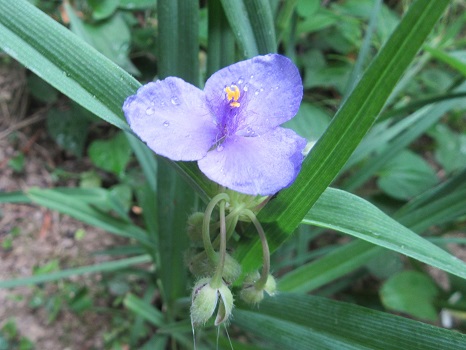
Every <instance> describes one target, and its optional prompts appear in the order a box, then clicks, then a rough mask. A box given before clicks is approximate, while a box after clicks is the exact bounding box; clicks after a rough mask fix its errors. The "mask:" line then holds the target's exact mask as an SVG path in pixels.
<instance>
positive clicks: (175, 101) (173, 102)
mask: <svg viewBox="0 0 466 350" xmlns="http://www.w3.org/2000/svg"><path fill="white" fill-rule="evenodd" d="M170 101H171V103H172V105H175V106H177V105H179V104H180V99H179V98H178V97H176V96H173V97H172V99H171V100H170Z"/></svg>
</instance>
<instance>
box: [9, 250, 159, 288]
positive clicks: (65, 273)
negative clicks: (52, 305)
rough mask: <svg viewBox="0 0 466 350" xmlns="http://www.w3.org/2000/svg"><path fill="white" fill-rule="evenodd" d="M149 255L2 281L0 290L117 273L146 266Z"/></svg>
mask: <svg viewBox="0 0 466 350" xmlns="http://www.w3.org/2000/svg"><path fill="white" fill-rule="evenodd" d="M150 261H151V259H150V257H149V255H140V256H136V257H132V258H127V259H121V260H115V261H109V262H104V263H101V264H95V265H89V266H82V267H77V268H73V269H68V270H61V271H57V272H50V273H47V274H40V275H35V276H31V277H26V278H18V279H13V280H4V281H0V288H15V287H20V286H29V285H33V284H38V283H45V282H52V281H57V280H61V279H64V278H69V277H71V276H79V275H85V274H88V273H96V272H107V271H116V270H121V269H124V268H127V267H129V266H132V265H137V264H144V263H148V262H150Z"/></svg>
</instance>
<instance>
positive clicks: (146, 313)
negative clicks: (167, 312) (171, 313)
mask: <svg viewBox="0 0 466 350" xmlns="http://www.w3.org/2000/svg"><path fill="white" fill-rule="evenodd" d="M123 305H125V306H126V307H127V308H128V309H130V310H131V311H133V312H134V313H135V314H136V315H138V316H141V317H142V318H143V319H145V320H146V321H148V322H150V323H152V324H153V325H154V326H158V327H161V326H163V325H164V317H163V313H162V312H161V311H160V310H158V309H156V308H155V307H154V306H152V304H149V303H147V302H145V301H144V300H142V299H140V298H138V297H137V296H135V295H134V294H131V293H130V294H127V295H126V296H125V299H124V300H123Z"/></svg>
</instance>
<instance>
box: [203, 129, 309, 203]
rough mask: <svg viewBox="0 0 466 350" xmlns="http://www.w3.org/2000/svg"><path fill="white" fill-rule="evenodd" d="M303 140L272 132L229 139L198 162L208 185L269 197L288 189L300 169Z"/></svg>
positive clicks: (283, 131) (284, 132) (282, 131)
mask: <svg viewBox="0 0 466 350" xmlns="http://www.w3.org/2000/svg"><path fill="white" fill-rule="evenodd" d="M305 146H306V140H305V139H303V138H302V137H300V136H299V135H297V134H296V133H295V132H294V131H293V130H290V129H285V128H280V127H278V128H276V129H274V130H272V131H270V132H268V133H266V134H263V135H262V136H257V137H242V136H232V137H230V138H227V139H226V140H225V142H223V143H222V144H221V145H219V146H218V147H217V148H216V149H214V150H212V151H210V152H209V153H207V155H206V156H205V157H204V158H203V159H201V160H199V161H198V164H199V168H200V169H201V171H202V172H203V173H204V174H205V175H206V176H207V177H208V178H210V179H211V180H212V181H215V182H217V183H219V184H220V185H222V186H225V187H227V188H230V189H232V190H234V191H237V192H241V193H246V194H251V195H257V194H259V195H270V194H274V193H276V192H278V191H279V190H281V189H282V188H284V187H287V186H289V185H290V184H291V183H292V182H293V181H294V179H295V178H296V176H297V175H298V172H299V170H300V169H301V163H302V160H303V156H302V154H301V152H302V151H303V149H304V147H305Z"/></svg>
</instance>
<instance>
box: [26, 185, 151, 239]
mask: <svg viewBox="0 0 466 350" xmlns="http://www.w3.org/2000/svg"><path fill="white" fill-rule="evenodd" d="M102 192H106V191H104V190H102V191H98V192H95V191H93V193H91V192H89V189H71V191H70V189H62V190H60V189H39V188H31V189H29V190H28V191H27V195H28V196H29V198H30V199H31V200H32V202H34V203H36V204H39V205H42V206H44V207H47V208H49V209H52V210H56V211H58V212H60V213H63V214H67V215H70V216H71V217H73V218H75V219H78V220H80V221H83V222H85V223H87V224H89V225H94V226H96V227H100V228H102V229H104V230H106V231H108V232H111V233H114V234H117V235H120V236H123V237H128V238H133V239H136V240H137V241H139V242H140V243H142V244H143V245H147V246H151V245H152V244H153V243H151V241H150V240H149V239H148V236H147V233H146V231H144V230H143V229H141V228H140V227H138V226H136V225H133V224H131V223H129V222H127V221H123V220H120V219H117V218H115V217H113V216H111V215H109V214H107V213H105V212H104V211H102V210H100V209H98V208H97V207H96V206H95V205H98V204H99V202H100V203H105V202H106V200H107V198H105V196H106V195H105V194H104V197H102V196H101V194H102ZM80 195H84V196H88V198H83V197H80Z"/></svg>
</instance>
